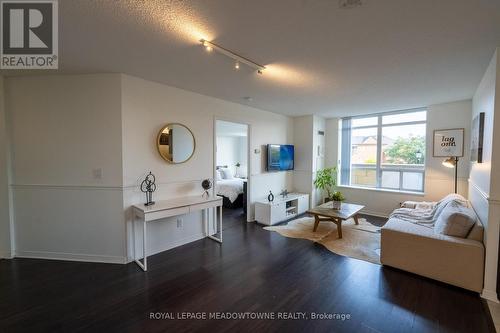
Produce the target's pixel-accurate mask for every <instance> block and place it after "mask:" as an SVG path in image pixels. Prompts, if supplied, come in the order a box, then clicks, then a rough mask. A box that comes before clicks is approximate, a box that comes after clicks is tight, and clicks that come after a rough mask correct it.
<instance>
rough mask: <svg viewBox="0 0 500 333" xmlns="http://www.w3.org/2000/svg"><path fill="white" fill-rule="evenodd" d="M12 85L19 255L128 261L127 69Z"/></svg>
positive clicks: (17, 80) (14, 80)
mask: <svg viewBox="0 0 500 333" xmlns="http://www.w3.org/2000/svg"><path fill="white" fill-rule="evenodd" d="M5 86H6V110H7V113H8V116H9V117H8V120H9V123H8V127H9V130H10V140H11V149H12V165H13V176H12V188H13V195H14V215H15V229H16V255H17V256H21V257H36V258H54V259H74V260H88V261H105V262H124V261H125V259H126V257H125V228H124V222H123V200H122V178H123V177H122V157H121V150H122V149H121V105H120V95H121V92H120V75H118V74H99V75H58V76H55V75H54V76H31V77H28V76H25V77H10V78H7V79H6V84H5ZM95 169H101V170H102V178H100V179H99V178H96V177H95V173H96V172H95Z"/></svg>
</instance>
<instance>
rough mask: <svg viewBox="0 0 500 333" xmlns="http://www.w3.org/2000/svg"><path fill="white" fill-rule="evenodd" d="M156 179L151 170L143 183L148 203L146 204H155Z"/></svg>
mask: <svg viewBox="0 0 500 333" xmlns="http://www.w3.org/2000/svg"><path fill="white" fill-rule="evenodd" d="M155 181H156V178H155V175H153V174H152V173H151V171H150V172H149V174H148V175H147V176H146V178H144V180H143V181H142V183H141V192H143V193H146V203H145V204H144V206H151V205H154V204H155V202H154V201H153V192H154V191H156V184H155Z"/></svg>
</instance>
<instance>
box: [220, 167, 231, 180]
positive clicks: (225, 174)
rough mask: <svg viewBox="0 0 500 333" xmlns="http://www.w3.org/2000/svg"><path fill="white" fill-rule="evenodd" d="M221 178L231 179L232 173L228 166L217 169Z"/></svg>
mask: <svg viewBox="0 0 500 333" xmlns="http://www.w3.org/2000/svg"><path fill="white" fill-rule="evenodd" d="M219 170H220V172H221V175H222V178H223V179H233V178H234V177H233V173H232V172H231V169H229V168H221V169H219Z"/></svg>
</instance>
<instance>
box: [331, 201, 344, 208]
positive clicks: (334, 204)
mask: <svg viewBox="0 0 500 333" xmlns="http://www.w3.org/2000/svg"><path fill="white" fill-rule="evenodd" d="M341 207H342V201H335V200H334V201H332V208H333V209H336V210H340V208H341Z"/></svg>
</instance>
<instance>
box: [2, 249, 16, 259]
mask: <svg viewBox="0 0 500 333" xmlns="http://www.w3.org/2000/svg"><path fill="white" fill-rule="evenodd" d="M12 258H13V257H12V253H10V251H0V259H12Z"/></svg>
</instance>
